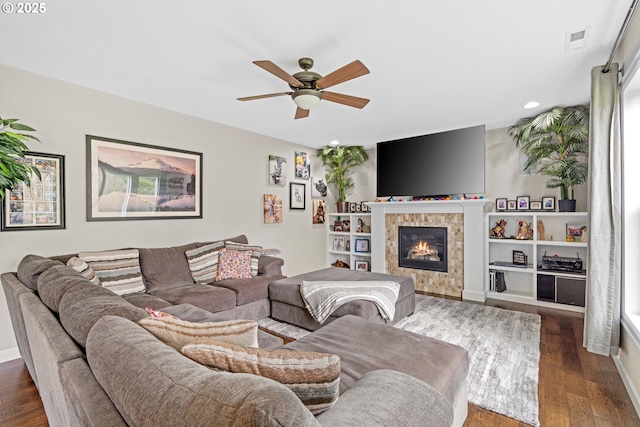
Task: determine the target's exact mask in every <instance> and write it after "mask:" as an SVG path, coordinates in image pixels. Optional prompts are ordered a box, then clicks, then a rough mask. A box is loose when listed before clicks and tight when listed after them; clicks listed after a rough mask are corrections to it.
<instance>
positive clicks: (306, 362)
mask: <svg viewBox="0 0 640 427" xmlns="http://www.w3.org/2000/svg"><path fill="white" fill-rule="evenodd" d="M181 352H182V354H184V355H185V356H187V357H188V358H190V359H192V360H194V361H196V362H198V363H200V364H202V365H205V366H209V367H211V368H214V369H219V370H222V371H227V372H233V373H244V374H254V375H260V376H263V377H266V378H270V379H272V380H275V381H278V382H280V383H282V384H284V385H285V386H287V387H288V388H289V389H290V390H291V391H293V392H294V393H295V394H296V395H297V396H298V397H299V398H300V400H301V401H302V403H304V405H305V406H306V407H307V408H308V409H309V410H310V411H311V412H312V413H313V414H314V415H316V414H319V413H321V412H324V411H326V410H327V409H329V408H330V407H332V406H333V405H334V404H335V402H336V401H337V400H338V396H339V393H340V357H339V356H337V355H335V354H327V353H316V352H305V351H291V350H272V351H270V350H264V349H260V348H244V347H241V346H239V345H235V344H229V343H223V342H218V341H200V342H195V343H193V344H187V345H185V346H184V347H182V350H181Z"/></svg>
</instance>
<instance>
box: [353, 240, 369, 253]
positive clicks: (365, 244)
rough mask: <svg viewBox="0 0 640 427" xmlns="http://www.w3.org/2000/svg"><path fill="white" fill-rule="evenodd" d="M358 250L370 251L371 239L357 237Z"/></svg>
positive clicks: (356, 248) (356, 249)
mask: <svg viewBox="0 0 640 427" xmlns="http://www.w3.org/2000/svg"><path fill="white" fill-rule="evenodd" d="M355 245H356V247H355V251H356V252H369V239H356V241H355Z"/></svg>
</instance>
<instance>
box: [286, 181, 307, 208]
mask: <svg viewBox="0 0 640 427" xmlns="http://www.w3.org/2000/svg"><path fill="white" fill-rule="evenodd" d="M306 188H307V186H306V185H305V184H302V183H299V182H290V183H289V209H299V210H304V209H305V198H306V197H305V191H306Z"/></svg>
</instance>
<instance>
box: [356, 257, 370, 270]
mask: <svg viewBox="0 0 640 427" xmlns="http://www.w3.org/2000/svg"><path fill="white" fill-rule="evenodd" d="M354 268H355V269H356V270H360V271H369V261H364V260H361V261H356V262H355V264H354Z"/></svg>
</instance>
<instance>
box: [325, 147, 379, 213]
mask: <svg viewBox="0 0 640 427" xmlns="http://www.w3.org/2000/svg"><path fill="white" fill-rule="evenodd" d="M316 155H317V156H318V157H319V158H320V160H322V164H323V165H324V167H325V169H326V172H327V174H326V177H325V179H326V182H327V184H329V186H330V187H329V188H333V187H334V186H335V191H336V203H337V210H338V212H347V211H348V208H347V205H348V204H347V191H349V190H350V189H352V188H353V186H354V183H353V178H351V174H352V173H353V170H354V168H356V167H358V166H362V164H364V162H366V161H367V160H369V154H368V153H367V152H366V151H365V149H364V147H363V146H361V145H347V146H340V145H336V146H333V145H326V146H325V147H324V148H321V149H319V150H318V151H317V152H316Z"/></svg>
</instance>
